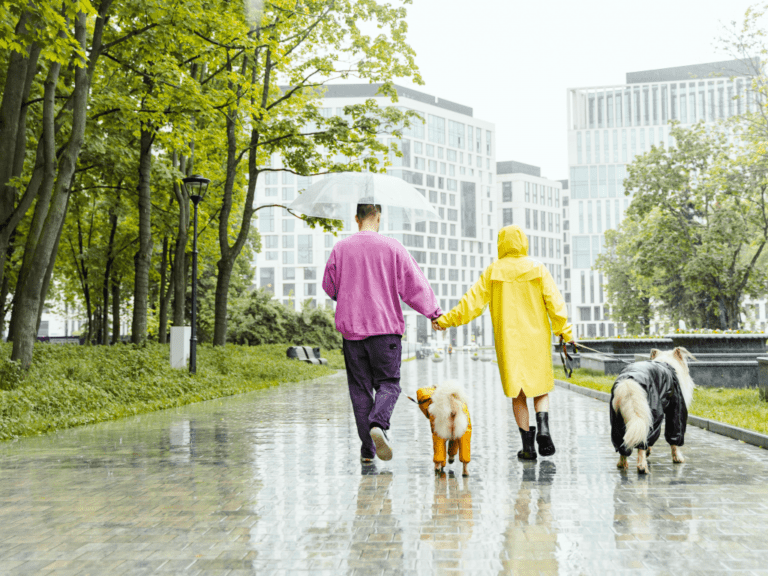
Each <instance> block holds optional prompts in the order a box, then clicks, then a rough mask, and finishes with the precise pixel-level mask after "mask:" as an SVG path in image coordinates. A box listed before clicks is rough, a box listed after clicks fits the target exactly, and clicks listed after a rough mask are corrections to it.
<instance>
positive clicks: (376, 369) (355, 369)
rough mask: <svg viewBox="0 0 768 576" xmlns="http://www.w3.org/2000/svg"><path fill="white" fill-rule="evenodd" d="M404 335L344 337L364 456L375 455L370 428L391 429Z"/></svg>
mask: <svg viewBox="0 0 768 576" xmlns="http://www.w3.org/2000/svg"><path fill="white" fill-rule="evenodd" d="M401 338H402V337H401V336H400V335H399V334H383V335H381V336H369V337H368V338H366V339H365V340H344V344H343V351H344V362H345V363H346V365H347V382H348V384H349V397H350V399H351V400H352V410H353V411H354V413H355V422H356V423H357V434H358V435H359V436H360V441H361V442H362V443H363V446H362V448H361V449H360V455H361V456H362V457H363V458H373V457H374V456H375V455H376V446H375V445H374V444H373V440H371V432H370V431H371V427H372V426H378V427H379V428H381V429H382V430H389V419H390V417H391V416H392V411H393V410H394V409H395V403H396V402H397V398H398V397H399V396H400V361H401V358H402V350H403V348H402V342H401Z"/></svg>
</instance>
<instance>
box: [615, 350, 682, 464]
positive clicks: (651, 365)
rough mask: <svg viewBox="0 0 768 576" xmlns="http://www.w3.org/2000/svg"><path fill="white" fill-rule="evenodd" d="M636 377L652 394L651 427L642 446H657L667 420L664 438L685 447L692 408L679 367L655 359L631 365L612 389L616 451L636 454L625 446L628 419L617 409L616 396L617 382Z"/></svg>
mask: <svg viewBox="0 0 768 576" xmlns="http://www.w3.org/2000/svg"><path fill="white" fill-rule="evenodd" d="M627 378H632V380H634V381H635V382H637V383H638V384H639V385H640V386H641V387H642V388H643V390H645V394H646V396H647V397H648V405H649V406H650V408H651V429H650V431H649V432H648V438H647V439H646V441H645V444H643V445H638V448H642V449H644V450H647V449H648V447H649V446H653V445H654V444H655V443H656V440H658V439H659V436H660V434H661V421H662V420H666V425H665V427H664V439H665V440H666V441H667V443H669V444H670V445H674V446H682V445H683V442H684V440H685V426H686V423H687V422H688V408H687V407H686V405H685V400H684V399H683V393H682V391H681V390H680V383H679V382H678V381H677V375H676V374H675V370H674V369H673V368H672V367H671V366H669V365H668V364H666V363H664V362H656V361H654V360H651V361H648V362H635V363H634V364H631V365H629V366H627V367H626V368H625V369H624V370H623V371H622V372H621V374H619V377H618V378H616V382H614V384H613V388H612V389H611V405H610V406H611V441H612V442H613V447H614V448H616V452H618V453H619V454H621V455H622V456H629V455H630V454H632V447H629V448H625V447H624V446H623V443H624V434H625V432H626V427H625V425H624V418H623V417H622V415H621V414H620V413H617V412H616V411H615V410H614V409H613V397H614V392H615V390H616V385H617V384H618V383H619V382H621V381H622V380H626V379H627Z"/></svg>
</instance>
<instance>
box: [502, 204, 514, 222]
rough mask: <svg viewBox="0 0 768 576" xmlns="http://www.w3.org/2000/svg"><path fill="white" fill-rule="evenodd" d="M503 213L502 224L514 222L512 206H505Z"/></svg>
mask: <svg viewBox="0 0 768 576" xmlns="http://www.w3.org/2000/svg"><path fill="white" fill-rule="evenodd" d="M502 214H503V216H502V226H509V225H510V224H512V208H504V209H503V211H502Z"/></svg>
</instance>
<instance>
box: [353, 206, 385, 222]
mask: <svg viewBox="0 0 768 576" xmlns="http://www.w3.org/2000/svg"><path fill="white" fill-rule="evenodd" d="M380 213H381V204H358V205H357V219H358V220H360V222H362V221H363V220H365V219H366V218H368V217H369V216H371V215H374V216H375V215H376V214H380Z"/></svg>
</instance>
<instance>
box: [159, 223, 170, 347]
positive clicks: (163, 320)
mask: <svg viewBox="0 0 768 576" xmlns="http://www.w3.org/2000/svg"><path fill="white" fill-rule="evenodd" d="M167 268H168V236H164V237H163V256H162V258H161V259H160V289H159V291H158V292H159V294H158V299H159V300H160V302H159V307H160V313H159V322H160V325H159V327H158V331H157V339H158V341H159V342H160V344H167V343H168V300H167V299H166V297H165V276H166V274H167ZM169 292H170V290H169Z"/></svg>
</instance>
